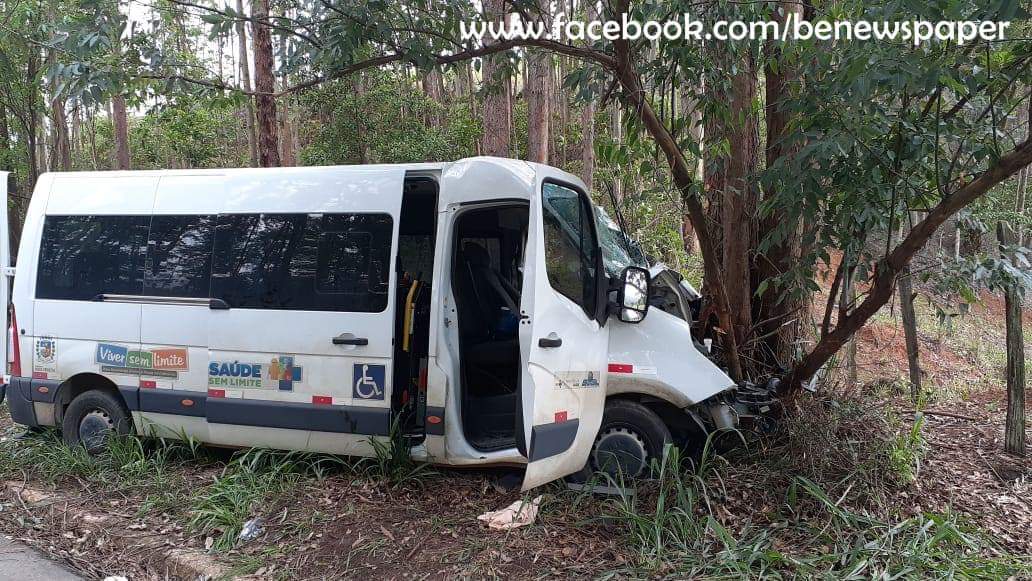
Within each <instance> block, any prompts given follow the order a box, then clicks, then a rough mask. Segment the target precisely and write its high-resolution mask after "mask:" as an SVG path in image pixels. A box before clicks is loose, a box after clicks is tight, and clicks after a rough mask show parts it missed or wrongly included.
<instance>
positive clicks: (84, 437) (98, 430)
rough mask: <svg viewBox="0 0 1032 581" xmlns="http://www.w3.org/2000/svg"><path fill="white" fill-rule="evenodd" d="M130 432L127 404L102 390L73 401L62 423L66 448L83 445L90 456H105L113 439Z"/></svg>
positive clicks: (91, 392) (84, 394) (87, 393)
mask: <svg viewBox="0 0 1032 581" xmlns="http://www.w3.org/2000/svg"><path fill="white" fill-rule="evenodd" d="M131 431H132V424H131V418H130V416H129V410H127V409H126V407H125V404H123V403H122V402H121V401H120V400H119V399H118V398H117V397H115V396H114V395H112V394H110V393H108V392H106V391H99V390H92V391H87V392H86V393H83V394H80V395H79V396H78V397H76V398H75V399H73V400H72V403H71V404H70V405H69V406H68V409H67V410H65V414H64V420H63V421H62V422H61V434H62V437H63V438H64V442H65V444H67V445H68V446H69V447H73V446H79V445H81V446H82V447H83V448H86V452H88V453H89V454H91V455H96V454H99V453H101V452H103V451H104V449H105V448H107V444H108V441H109V439H110V438H111V436H113V435H119V436H125V435H128V434H129V433H130V432H131Z"/></svg>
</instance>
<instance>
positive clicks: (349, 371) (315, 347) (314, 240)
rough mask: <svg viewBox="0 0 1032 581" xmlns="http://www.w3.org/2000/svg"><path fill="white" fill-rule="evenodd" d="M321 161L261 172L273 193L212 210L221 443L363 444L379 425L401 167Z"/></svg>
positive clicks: (342, 448) (213, 337)
mask: <svg viewBox="0 0 1032 581" xmlns="http://www.w3.org/2000/svg"><path fill="white" fill-rule="evenodd" d="M330 172H331V173H330V174H329V175H327V176H324V177H323V179H322V180H320V181H318V182H316V181H312V180H304V179H290V178H291V176H290V175H289V174H287V175H285V177H284V182H283V183H280V184H277V183H268V184H267V183H262V184H261V186H262V187H263V188H269V190H270V196H271V194H272V193H275V194H276V195H277V196H278V197H283V198H284V201H279V199H280V198H277V201H276V202H266V203H267V204H268V206H267V208H268V209H267V210H266V211H263V212H261V213H256V212H254V211H253V210H251V211H248V208H240V209H239V210H236V209H235V208H232V207H226V208H224V209H223V210H222V211H221V212H220V214H219V216H218V224H217V226H216V231H215V244H214V253H213V265H212V284H211V301H212V304H211V308H212V309H213V310H212V311H211V317H210V318H209V332H208V336H209V346H210V347H209V348H210V357H209V360H208V370H207V371H208V373H207V375H208V377H207V383H208V386H207V387H208V397H207V401H206V417H207V420H208V423H209V430H210V434H211V438H212V440H214V441H216V442H218V443H223V444H232V445H244V446H270V447H277V448H288V449H310V450H319V451H325V452H338V453H343V454H356V455H365V454H368V453H369V452H370V447H369V437H370V436H386V435H387V434H388V433H389V429H390V423H391V417H390V413H391V410H390V404H391V384H390V382H391V373H390V370H391V368H392V366H391V359H392V353H393V351H392V342H393V338H394V318H393V313H394V305H395V301H396V297H395V296H394V289H395V288H396V285H397V281H396V280H394V279H395V278H396V277H395V275H394V267H393V265H394V256H395V251H394V249H396V248H397V244H398V218H397V217H398V213H399V211H400V207H401V197H402V182H403V180H404V173H403V172H402V171H401V170H395V169H389V170H384V169H379V168H370V169H369V170H368V172H367V175H356V173H355V172H354V170H352V171H350V172H349V173H347V174H346V175H342V176H341V179H340V180H337V178H336V176H335V175H334V174H332V170H330ZM277 175H278V174H277ZM345 178H347V179H345ZM243 185H244V186H246V187H253V186H252V185H250V184H243ZM230 187H232V186H230ZM227 197H228V199H230V200H232V199H234V197H233V196H227ZM241 198H243V196H241ZM255 198H258V199H259V201H263V202H265V201H266V200H267V198H264V197H262V196H253V195H252V199H255ZM276 204H278V205H279V207H278V208H276V207H274V206H276ZM229 205H230V204H227V206H229ZM261 209H265V208H261Z"/></svg>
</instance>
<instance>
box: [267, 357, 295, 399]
mask: <svg viewBox="0 0 1032 581" xmlns="http://www.w3.org/2000/svg"><path fill="white" fill-rule="evenodd" d="M301 371H302V370H301V366H300V365H294V358H293V357H292V356H289V355H279V356H277V357H273V358H272V362H271V363H270V364H269V379H271V380H272V381H275V382H276V383H277V384H278V385H279V389H280V391H294V382H295V381H301Z"/></svg>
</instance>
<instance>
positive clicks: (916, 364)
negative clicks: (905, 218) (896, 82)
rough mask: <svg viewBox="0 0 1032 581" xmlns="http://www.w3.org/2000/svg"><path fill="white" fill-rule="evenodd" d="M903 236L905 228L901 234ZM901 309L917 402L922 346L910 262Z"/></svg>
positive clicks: (901, 292) (903, 281)
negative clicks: (918, 335)
mask: <svg viewBox="0 0 1032 581" xmlns="http://www.w3.org/2000/svg"><path fill="white" fill-rule="evenodd" d="M899 237H900V238H901V239H902V238H903V229H902V228H900V236H899ZM899 311H900V314H901V315H902V317H903V335H904V338H905V339H906V344H907V369H908V370H909V371H910V400H911V401H912V402H914V403H915V404H916V403H917V401H918V398H919V397H920V396H921V365H920V359H919V358H920V346H919V344H918V342H917V311H915V310H914V285H913V280H912V277H911V275H910V264H907V265H906V266H905V267H903V269H901V270H900V275H899Z"/></svg>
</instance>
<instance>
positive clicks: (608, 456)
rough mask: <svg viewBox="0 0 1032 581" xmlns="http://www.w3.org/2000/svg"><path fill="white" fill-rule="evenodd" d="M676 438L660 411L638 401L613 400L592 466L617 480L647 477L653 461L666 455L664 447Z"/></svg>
mask: <svg viewBox="0 0 1032 581" xmlns="http://www.w3.org/2000/svg"><path fill="white" fill-rule="evenodd" d="M672 440H673V438H672V437H671V435H670V429H669V428H668V427H667V425H666V423H664V422H663V420H662V419H661V418H660V417H659V416H658V415H657V414H656V412H654V411H652V410H650V409H649V408H647V407H645V406H644V405H642V404H640V403H638V402H635V401H629V400H624V399H614V400H610V401H608V402H606V409H605V413H604V414H603V416H602V427H601V428H600V429H599V431H598V436H597V437H596V438H595V443H594V445H593V446H592V447H591V456H590V457H589V459H588V467H590V468H591V470H592V472H596V471H597V472H603V473H606V474H609V475H610V476H612V477H613V478H614V479H617V480H619V479H624V480H633V479H635V478H644V477H647V476H648V475H649V472H650V469H651V465H652V461H653V460H659V459H660V458H662V457H663V447H664V446H665V445H666V444H667V442H670V441H672Z"/></svg>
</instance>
